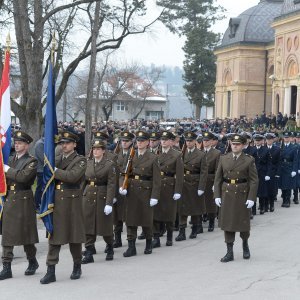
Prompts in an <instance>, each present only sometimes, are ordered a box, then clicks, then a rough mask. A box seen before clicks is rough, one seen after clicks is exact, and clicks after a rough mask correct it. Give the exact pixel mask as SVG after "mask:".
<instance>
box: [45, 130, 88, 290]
mask: <svg viewBox="0 0 300 300" xmlns="http://www.w3.org/2000/svg"><path fill="white" fill-rule="evenodd" d="M77 141H78V137H77V135H76V134H74V133H72V132H68V131H65V132H63V133H62V137H61V140H60V144H61V145H62V154H61V155H59V156H57V157H56V159H55V166H56V168H55V183H56V186H55V206H54V210H53V235H52V236H51V237H50V239H49V248H48V256H47V266H48V268H47V273H46V275H45V276H44V277H43V278H42V279H41V280H40V282H41V284H47V283H50V282H54V281H56V276H55V265H56V264H57V263H58V260H59V252H60V249H61V245H64V244H69V247H70V252H71V254H72V257H73V262H74V266H73V272H72V274H71V276H70V278H71V279H79V278H80V276H81V244H82V243H84V242H85V230H84V218H83V210H82V189H81V184H82V182H83V180H84V174H85V171H86V159H85V158H84V157H83V156H81V155H78V153H77V152H76V151H75V147H76V143H77Z"/></svg>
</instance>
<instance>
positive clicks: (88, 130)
mask: <svg viewBox="0 0 300 300" xmlns="http://www.w3.org/2000/svg"><path fill="white" fill-rule="evenodd" d="M100 4H101V1H100V2H96V6H95V17H94V20H93V25H92V42H91V60H90V71H89V78H88V84H87V97H86V109H85V151H86V153H88V151H89V149H90V147H91V135H92V114H91V105H92V101H93V95H94V93H93V90H94V81H95V71H96V61H97V38H98V35H99V29H100Z"/></svg>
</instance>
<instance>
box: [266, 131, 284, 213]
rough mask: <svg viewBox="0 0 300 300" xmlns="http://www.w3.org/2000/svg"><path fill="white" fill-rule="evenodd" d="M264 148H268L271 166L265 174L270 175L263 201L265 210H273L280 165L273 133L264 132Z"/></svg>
mask: <svg viewBox="0 0 300 300" xmlns="http://www.w3.org/2000/svg"><path fill="white" fill-rule="evenodd" d="M265 138H266V148H267V150H268V155H269V160H270V164H271V167H270V168H269V171H268V173H267V175H266V176H268V177H270V179H268V178H267V179H268V180H267V183H266V184H267V198H266V203H265V211H268V210H270V212H273V211H274V201H275V199H276V197H277V193H278V179H277V178H278V174H279V167H280V148H279V147H278V146H276V145H275V144H274V139H275V134H274V133H266V134H265Z"/></svg>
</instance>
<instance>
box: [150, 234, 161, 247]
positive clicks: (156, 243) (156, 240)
mask: <svg viewBox="0 0 300 300" xmlns="http://www.w3.org/2000/svg"><path fill="white" fill-rule="evenodd" d="M159 247H160V238H159V234H155V235H154V238H153V241H152V248H159Z"/></svg>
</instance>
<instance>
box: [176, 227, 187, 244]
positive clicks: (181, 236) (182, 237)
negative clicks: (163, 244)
mask: <svg viewBox="0 0 300 300" xmlns="http://www.w3.org/2000/svg"><path fill="white" fill-rule="evenodd" d="M185 240H186V236H185V228H179V234H178V236H177V237H176V238H175V241H176V242H180V241H185Z"/></svg>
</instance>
